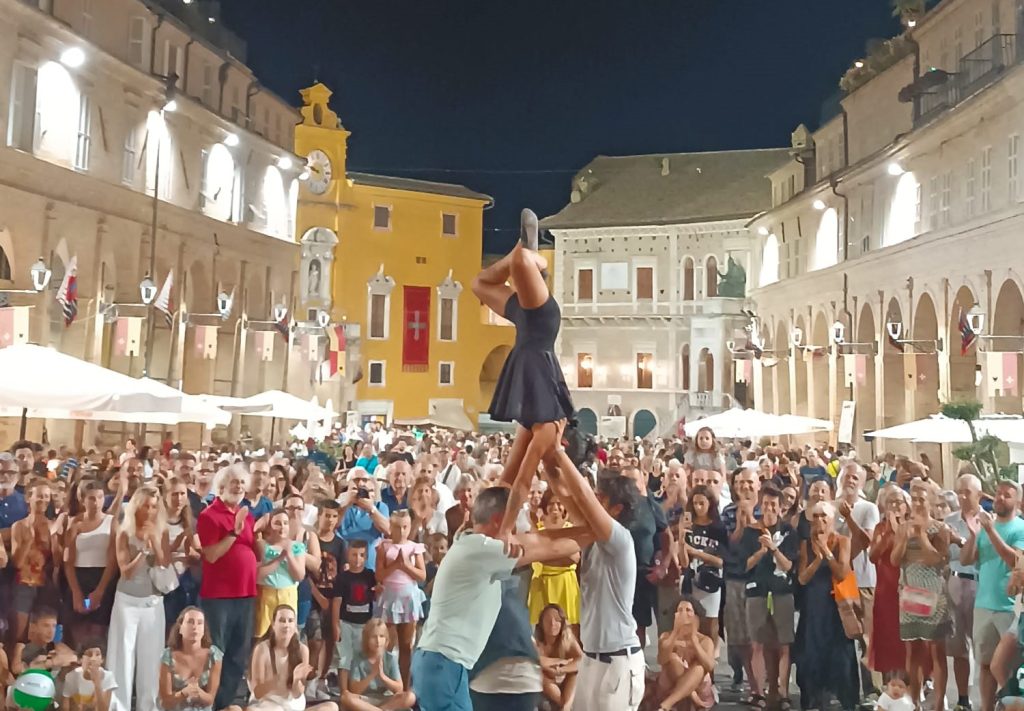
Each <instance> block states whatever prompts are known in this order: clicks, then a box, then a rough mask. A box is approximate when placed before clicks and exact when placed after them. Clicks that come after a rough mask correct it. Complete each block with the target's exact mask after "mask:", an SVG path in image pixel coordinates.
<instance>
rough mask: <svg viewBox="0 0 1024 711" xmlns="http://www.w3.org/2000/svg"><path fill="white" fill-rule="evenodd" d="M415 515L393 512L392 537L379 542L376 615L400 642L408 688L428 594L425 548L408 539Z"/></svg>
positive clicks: (399, 665)
mask: <svg viewBox="0 0 1024 711" xmlns="http://www.w3.org/2000/svg"><path fill="white" fill-rule="evenodd" d="M411 531H412V517H411V516H410V515H409V512H408V511H404V510H403V511H395V512H394V513H392V514H391V538H390V539H381V540H380V541H379V542H378V543H377V570H376V576H377V582H378V583H380V584H381V585H383V588H384V589H383V591H382V592H381V594H380V597H379V598H378V600H377V617H380V618H381V619H382V620H384V622H385V623H386V624H387V626H388V632H389V633H390V634H391V646H392V648H394V646H395V644H396V643H397V645H398V668H399V669H400V670H401V672H402V682H403V683H404V684H405V688H406V689H408V688H410V687H409V667H410V665H411V663H412V648H413V644H414V643H415V641H416V623H417V622H419V621H420V620H422V619H423V603H424V601H426V599H427V598H426V596H425V595H424V594H423V590H421V589H420V586H419V584H420V583H421V582H423V581H424V580H426V577H427V566H426V564H425V563H424V562H423V554H424V553H425V552H426V548H425V547H424V546H423V544H422V543H416V542H415V541H410V540H409V533H410V532H411Z"/></svg>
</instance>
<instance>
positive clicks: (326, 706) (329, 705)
mask: <svg viewBox="0 0 1024 711" xmlns="http://www.w3.org/2000/svg"><path fill="white" fill-rule="evenodd" d="M306 711H338V704H336V703H334V702H333V701H324V702H323V703H320V704H317V705H315V706H307V707H306Z"/></svg>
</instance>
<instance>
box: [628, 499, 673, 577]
mask: <svg viewBox="0 0 1024 711" xmlns="http://www.w3.org/2000/svg"><path fill="white" fill-rule="evenodd" d="M666 528H668V520H667V519H666V518H665V511H664V509H662V508H661V504H659V503H658V501H657V500H656V499H655V498H654V495H653V494H651V493H650V492H648V494H647V496H645V497H642V498H641V499H640V502H639V503H638V505H637V507H636V511H634V512H633V521H632V523H630V525H629V533H630V535H632V536H633V550H634V551H635V553H636V564H637V570H643V571H647V570H649V569H650V568H651V566H652V565H654V553H655V551H657V550H658V548H660V545H659V544H658V538H659V537H660V536H661V533H662V532H663V531H664V530H665V529H666Z"/></svg>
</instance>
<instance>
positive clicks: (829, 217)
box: [812, 207, 839, 271]
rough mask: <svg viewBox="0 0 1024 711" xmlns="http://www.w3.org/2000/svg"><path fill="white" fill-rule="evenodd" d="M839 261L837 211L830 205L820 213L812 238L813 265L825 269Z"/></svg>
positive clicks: (815, 267)
mask: <svg viewBox="0 0 1024 711" xmlns="http://www.w3.org/2000/svg"><path fill="white" fill-rule="evenodd" d="M838 261H839V213H838V212H836V210H835V208H834V207H830V208H828V209H827V210H825V212H823V213H822V214H821V222H819V223H818V232H817V234H816V235H815V238H814V267H813V269H825V268H826V267H831V266H834V265H835V264H836V263H838ZM812 271H813V270H812Z"/></svg>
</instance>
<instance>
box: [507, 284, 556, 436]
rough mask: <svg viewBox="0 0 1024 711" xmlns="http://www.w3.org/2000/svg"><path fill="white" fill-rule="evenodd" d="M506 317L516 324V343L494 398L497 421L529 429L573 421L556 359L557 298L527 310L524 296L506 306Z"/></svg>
mask: <svg viewBox="0 0 1024 711" xmlns="http://www.w3.org/2000/svg"><path fill="white" fill-rule="evenodd" d="M505 318H506V319H508V320H509V321H511V322H512V323H513V324H515V327H516V342H515V345H514V346H512V351H511V352H510V353H509V354H508V358H507V359H506V360H505V365H504V366H503V367H502V369H501V375H500V376H498V384H497V387H496V388H495V389H494V397H493V398H492V399H491V407H490V414H491V419H494V420H498V421H500V422H513V421H515V422H518V423H519V424H521V425H522V426H523V427H526V428H527V429H529V428H531V427H533V426H534V425H536V424H539V423H541V422H555V421H557V420H561V419H563V418H569V417H572V414H573V411H574V410H573V406H572V398H571V397H570V396H569V388H568V387H567V386H566V384H565V378H564V377H563V375H562V368H561V366H560V365H559V363H558V358H556V357H555V351H554V348H555V339H556V338H557V337H558V327H559V324H560V322H561V320H562V311H561V309H559V308H558V302H557V301H555V299H554V297H550V296H549V297H548V300H547V301H546V302H544V304H543V305H542V306H538V307H537V308H535V309H524V308H523V307H522V306H520V305H519V295H518V294H512V295H511V296H510V297H509V298H508V301H507V302H506V303H505Z"/></svg>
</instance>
